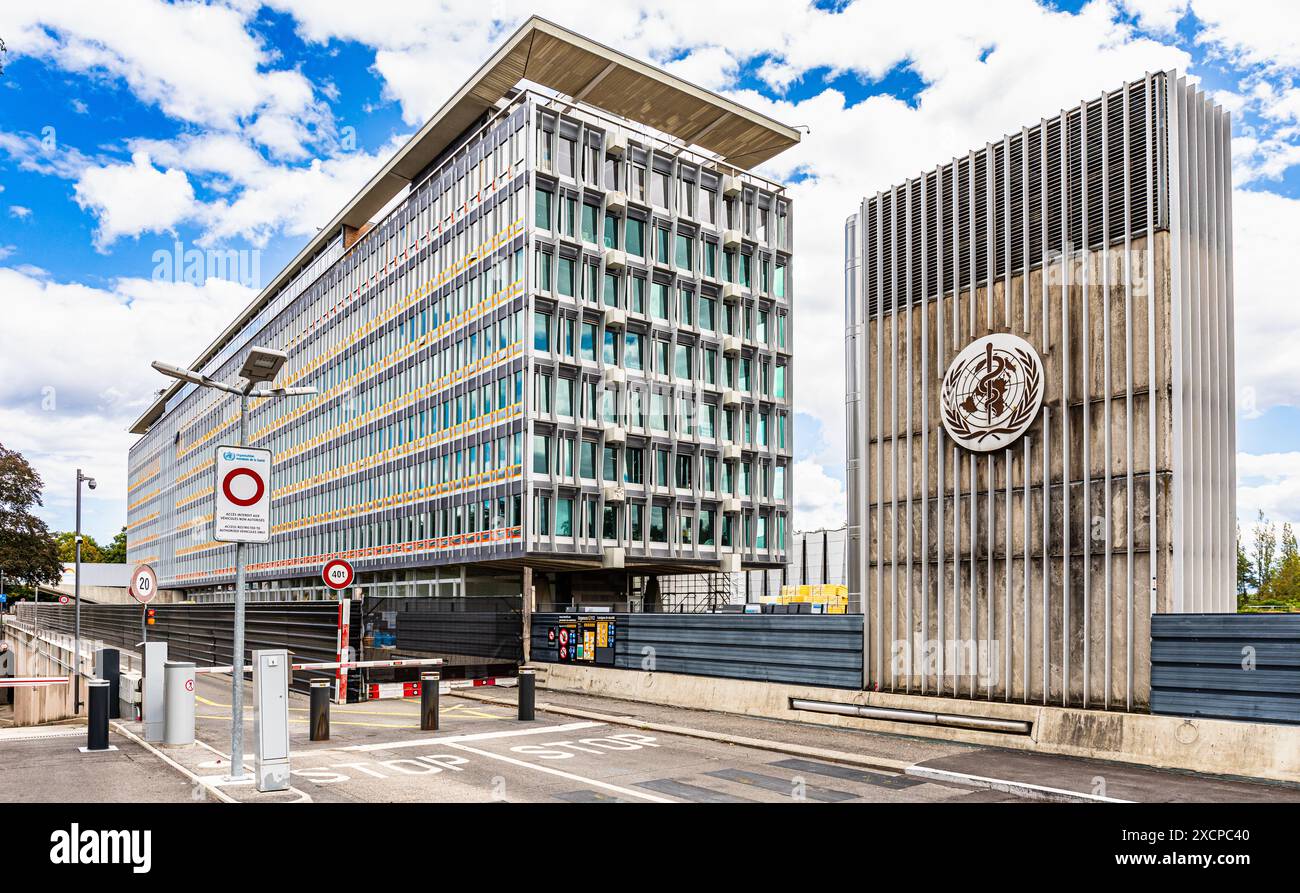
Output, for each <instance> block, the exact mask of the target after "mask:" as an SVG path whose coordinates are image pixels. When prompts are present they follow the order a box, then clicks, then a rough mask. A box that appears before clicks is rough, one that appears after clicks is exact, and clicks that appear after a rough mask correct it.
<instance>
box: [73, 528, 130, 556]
mask: <svg viewBox="0 0 1300 893" xmlns="http://www.w3.org/2000/svg"><path fill="white" fill-rule="evenodd" d="M83 545H84V543H83ZM100 552H101V553H102V556H103V557H102V558H101V559H100V560H101V561H106V562H108V563H109V564H126V528H125V527H123V528H122V529H121V530H119V531H118V532H117V535H116V536H114V537H113V541H112V542H111V543H109V544H108V545H107V546H101V547H100Z"/></svg>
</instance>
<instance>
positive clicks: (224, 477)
mask: <svg viewBox="0 0 1300 893" xmlns="http://www.w3.org/2000/svg"><path fill="white" fill-rule="evenodd" d="M216 465H217V481H216V496H217V498H216V513H215V517H214V519H213V526H212V538H213V539H214V540H216V541H217V542H219V543H265V542H270V540H271V451H270V450H256V449H253V448H252V447H239V446H219V447H217V462H216Z"/></svg>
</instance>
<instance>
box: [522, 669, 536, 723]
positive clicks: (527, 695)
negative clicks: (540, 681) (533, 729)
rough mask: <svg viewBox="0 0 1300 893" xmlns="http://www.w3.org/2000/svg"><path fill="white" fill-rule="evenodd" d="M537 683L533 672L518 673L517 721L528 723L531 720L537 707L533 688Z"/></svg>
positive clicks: (523, 671)
mask: <svg viewBox="0 0 1300 893" xmlns="http://www.w3.org/2000/svg"><path fill="white" fill-rule="evenodd" d="M536 683H537V673H536V672H535V671H534V670H520V671H519V719H520V720H523V721H528V720H531V719H533V713H534V710H535V707H536V705H537V694H536V691H535V686H536Z"/></svg>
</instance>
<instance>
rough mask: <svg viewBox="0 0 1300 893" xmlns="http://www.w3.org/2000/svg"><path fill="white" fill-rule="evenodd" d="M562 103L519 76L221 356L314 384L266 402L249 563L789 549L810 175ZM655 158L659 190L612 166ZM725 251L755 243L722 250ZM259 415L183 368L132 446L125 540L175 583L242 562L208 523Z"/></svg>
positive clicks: (257, 569)
mask: <svg viewBox="0 0 1300 893" xmlns="http://www.w3.org/2000/svg"><path fill="white" fill-rule="evenodd" d="M560 109H561V107H556V106H553V104H552V103H551V101H550V100H548V99H546V98H545V97H541V96H538V95H536V94H533V93H527V92H525V93H520V94H518V95H517V96H516V97H515V98H514V100H513V101H512V103H511V104H510V105H509V106H508V107H506V108H505V109H503V110H502V111H500V112H499V113H497V114H496V116H495V117H493V118H492V119H491V120H489V121H488V122H487V123H486V124H484V125H482V126H480V127H479V128H478V129H477V130H475V131H473V132H472V133H469V134H466V135H465V136H466V139H464V140H463V141H461V142H459V144H458V145H457V147H456V149H455V150H454V152H452V153H451V154H449V155H448V156H446V157H444V158H443V159H440V160H439V161H437V162H436V163H435V165H434V166H431V167H430V168H429V169H427V170H426V171H425V172H423V173H422V174H421V175H419V176H418V177H417V178H416V179H415V181H414V182H413V185H412V187H411V189H410V191H409V193H408V195H407V196H406V197H405V199H403V200H402V201H401V203H400V204H398V205H397V206H396V207H395V208H394V209H393V210H392V211H390V212H389V213H388V214H387V216H386V217H385V218H384V219H383V220H382V221H380V222H378V223H376V224H375V225H373V226H372V227H370V228H368V229H365V230H363V231H361V232H360V233H356V232H351V231H346V232H344V233H340V235H339V236H338V237H337V238H336V239H335V240H333V242H331V243H330V245H329V246H328V247H327V248H326V249H325V250H324V251H323V252H322V254H321V256H320V257H319V258H317V259H316V260H315V261H314V262H313V263H312V264H311V265H310V266H309V267H308V268H307V269H306V270H304V272H303V273H302V274H300V275H299V276H298V277H297V278H296V279H295V280H293V281H292V282H290V283H288V284H287V285H286V286H285V287H284V288H283V289H282V290H281V291H280V292H279V293H278V294H276V295H274V296H271V297H270V299H269V300H268V302H267V307H266V308H265V309H264V310H262V311H260V312H259V313H258V315H257V316H256V317H255V318H254V319H253V320H252V321H251V322H250V323H249V324H248V325H247V326H245V327H244V328H243V329H242V330H241V331H240V332H238V333H237V334H236V335H235V336H234V339H233V341H232V344H233V345H236V346H235V347H233V348H232V347H231V346H227V347H226V348H225V349H224V350H223V351H222V352H220V353H218V354H216V355H215V356H214V357H213V359H212V360H211V361H210V362H209V363H208V364H207V365H206V366H205V367H204V368H203V370H202V371H203V372H204V373H205V374H207V375H209V376H211V377H214V378H217V379H219V380H223V381H233V380H234V376H235V374H236V372H237V370H238V367H239V365H240V361H241V360H242V356H243V352H244V349H246V347H247V346H248V345H253V344H257V345H263V346H267V347H273V348H277V349H282V350H285V351H286V352H287V354H288V357H289V359H288V363H287V364H286V366H285V368H284V370H283V371H282V372H281V373H280V375H279V377H278V378H277V380H276V384H277V385H311V386H314V387H316V388H317V390H318V391H319V393H318V394H317V395H316V396H314V397H308V398H284V399H277V400H270V401H267V400H261V401H259V400H254V401H250V408H249V414H248V438H247V442H248V443H249V444H250V445H253V446H258V447H265V448H268V449H270V450H272V451H273V454H274V463H275V464H274V472H273V487H272V519H271V520H272V539H271V542H270V543H267V544H265V545H260V544H258V545H250V546H249V547H248V550H247V568H248V575H249V579H250V580H253V581H258V580H262V581H269V580H289V579H292V578H296V577H297V578H301V577H308V576H312V575H315V574H317V573H318V572H319V569H320V567H321V566H322V565H323V563H324V562H325V561H326V560H328V559H329V558H331V557H333V556H336V555H341V556H344V557H346V558H348V559H349V560H350V561H352V562H353V563H354V565H355V566H356V567H357V570H358V572H359V573H364V572H366V571H374V570H387V569H400V568H419V567H427V566H438V565H446V564H458V563H471V562H492V561H495V560H503V559H518V558H520V557H521V556H523V555H524V554H526V553H527V554H532V553H546V554H556V553H573V554H574V555H575V557H576V556H578V555H583V554H589V555H595V556H598V555H600V554H601V553H602V550H603V549H604V548H606V547H608V546H611V545H617V546H622V547H624V548H625V549H626V552H627V555H628V557H629V566H631V559H632V558H633V557H634V556H641V557H644V558H645V559H647V560H650V559H654V560H672V559H678V558H687V557H689V558H696V559H709V558H716V557H718V551H719V550H720V549H723V550H725V551H728V552H740V553H741V554H742V558H743V559H744V560H745V561H746V562H759V563H769V562H773V563H774V562H781V561H784V548H785V538H786V531H787V530H788V526H789V525H788V517H789V499H790V483H789V476H788V471H787V468H788V465H789V462H790V461H791V459H790V443H789V442H788V439H787V438H785V437H782V438H780V439H777V438H773V437H768V436H766V434H765V433H764V434H762V435H760V433H759V432H767V431H769V430H773V431H781V432H785V431H787V430H789V427H790V422H789V413H790V400H789V396H788V394H789V374H790V373H789V365H790V349H791V346H790V344H789V343H788V340H787V333H788V332H790V331H791V328H790V326H789V323H788V316H789V313H790V303H791V295H792V293H793V289H792V285H791V278H790V269H789V268H790V263H791V257H790V250H789V249H790V227H789V217H790V204H789V200H788V199H787V198H786V197H785V195H784V193H783V191H782V190H781V188H780V187H779V186H777V185H775V184H770V183H766V182H765V181H762V180H760V179H758V178H754V177H751V176H748V175H740V176H737V177H733V176H729V175H726V174H724V173H723V172H721V171H719V170H717V169H716V167H715V166H712V163H711V162H710V161H709V160H708V159H704V158H694V157H693V156H692V155H691V154H690V153H687V152H682V151H681V150H680V148H676V147H670V146H668V145H667V144H664V143H661V142H659V141H658V140H657V139H656V138H655V137H653V136H651V135H648V134H647V135H644V136H643V135H641V134H639V133H636V132H634V131H629V130H627V129H626V128H627V124H626V122H624V123H623V124H622V125H621V127H616V126H615V125H613V124H612V123H610V122H608V121H604V120H603V119H601V118H600V116H599V114H598V113H593V112H592V111H591V110H588V109H586V108H585V107H582V106H578V107H576V108H568V109H566V110H565V111H563V112H561V110H560ZM616 133H617V134H619V136H620V137H621V138H622V139H623V140H624V142H623V144H622V145H620V146H617V147H614V146H610V145H609V142H610V141H611V139H612V138H613V135H614V134H616ZM647 171H650V172H653V173H654V175H655V176H654V177H647V176H646V174H647ZM660 180H662V181H663V187H662V189H660V187H659V185H658V184H659V182H660ZM724 181H725V183H730V184H733V188H732V189H731V190H730V191H728V190H727V189H725V188H724V185H725V184H724ZM646 182H650V183H653V184H655V190H654V193H655V195H658V196H659V198H661V199H662V201H663V204H662V205H660V203H659V199H655V198H654V197H653V196H652V195H649V194H646V192H645V189H644V187H642V188H641V190H640V195H639V196H637V195H634V194H628V193H624V192H622V191H619V190H618V189H616V188H614V186H615V185H616V184H638V183H642V184H643V183H646ZM670 183H671V184H674V185H673V186H672V188H669V186H668V184H670ZM633 191H634V192H635V189H634V190H633ZM647 200H653V201H654V202H655V205H658V207H656V206H653V205H650V204H644V202H645V201H647ZM669 202H671V207H670V206H669V204H668V203H669ZM706 208H707V211H706V210H705V209H706ZM714 220H718V221H725V222H726V225H727V229H726V230H725V231H724V230H723V229H720V228H719V226H718V225H714V224H713V223H712V222H711V221H714ZM766 221H772V222H771V223H767V222H766ZM719 250H723V251H725V252H726V254H727V257H729V258H733V259H736V258H739V259H743V261H742V260H736V262H734V263H729V262H723V263H711V262H710V261H709V260H708V258H709V257H710V252H712V253H713V254H715V255H716V253H717V252H718V251H719ZM670 251H671V255H670V253H669V252H670ZM760 269H761V270H763V271H764V275H763V276H761V277H760V276H752V275H750V274H749V273H748V271H751V270H760ZM775 270H779V271H780V272H779V273H776V272H772V273H771V274H770V275H769V273H768V271H775ZM711 271H712V272H711ZM714 273H716V274H718V275H719V276H720V277H721V278H718V276H715V275H714ZM742 273H743V274H744V275H745V276H746V277H748V278H747V279H745V280H744V281H742V279H741V275H742ZM647 283H649V284H650V285H651V289H650V301H646V285H647ZM772 283H777V284H779V285H780V289H781V291H782V292H783V293H782V294H778V293H777V291H776V288H775V286H774V285H773V286H771V287H769V284H772ZM647 310H649V311H651V315H649V316H647V315H646V311H647ZM760 321H761V322H760ZM714 367H717V368H714ZM615 370H617V371H615ZM238 414H239V407H238V400H237V399H236V398H235V397H233V396H231V395H228V394H224V393H222V392H218V391H213V390H210V389H203V388H194V387H192V386H187V387H186V388H183V389H181V390H180V391H179V392H178V393H177V394H176V396H174V397H173V398H172V399H171V400H170V401H169V403H168V405H167V407H166V410H165V412H164V414H163V415H162V416H161V418H159V419H158V420H157V421H155V422H154V423H153V425H152V427H151V428H150V429H149V430H148V432H147V433H146V434H145V435H144V436H143V437H141V439H140V440H139V441H138V442H137V443H136V444H135V445H134V446H133V447H132V448H131V451H130V458H129V483H128V487H129V496H128V531H127V533H128V544H129V558H128V560H129V561H131V562H142V561H148V562H150V563H152V564H154V565H155V567H156V568H157V569H158V572H159V577H160V582H161V585H163V586H165V587H168V588H182V589H203V588H205V587H214V586H221V585H227V584H228V583H229V581H230V579H231V578H232V576H233V559H234V549H233V547H232V546H230V545H228V544H224V543H217V542H214V541H213V540H212V536H211V532H212V528H211V520H212V490H213V456H214V448H215V447H216V446H218V445H220V444H225V443H233V442H235V441H236V439H237V437H238ZM651 450H656V451H659V450H662V451H664V452H665V457H666V461H665V463H664V464H665V466H666V469H665V473H663V474H660V472H659V465H658V464H657V459H655V458H652V456H651V455H647V452H648V451H651ZM719 463H720V464H721V466H722V467H723V469H724V473H723V474H721V475H715V474H714V472H713V471H712V469H713V468H714V467H715V466H716V465H718V464H719ZM703 465H707V467H708V469H709V471H708V472H707V473H706V472H702V471H701V470H700V468H701V467H702V466H703ZM669 470H671V472H672V474H673V477H672V478H671V479H670V478H669V477H668V475H667V471H669ZM742 481H743V482H744V489H741V485H740V482H742ZM727 486H730V489H726V487H727ZM647 512H648V514H649V516H650V523H649V524H644V523H643V519H644V517H645V515H646V513H647ZM742 515H743V516H744V517H745V519H746V520H745V522H744V523H734V524H733V523H730V521H729V519H731V518H739V517H740V516H742ZM715 516H716V517H718V518H720V519H721V525H720V527H721V530H720V533H721V536H715V535H714V533H713V531H714V528H715V522H714V520H713V519H714V518H715ZM702 525H703V527H702ZM730 532H735V536H730ZM715 541H716V544H715ZM724 541H725V542H724Z"/></svg>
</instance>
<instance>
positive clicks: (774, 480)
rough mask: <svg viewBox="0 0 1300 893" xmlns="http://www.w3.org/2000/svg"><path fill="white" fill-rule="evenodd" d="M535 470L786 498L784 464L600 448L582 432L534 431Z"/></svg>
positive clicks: (667, 451)
mask: <svg viewBox="0 0 1300 893" xmlns="http://www.w3.org/2000/svg"><path fill="white" fill-rule="evenodd" d="M598 453H599V464H598ZM647 457H648V458H649V462H650V465H649V467H648V468H647V467H646V461H647ZM532 469H533V473H534V474H536V475H544V476H554V477H555V478H556V479H557V480H559V481H574V482H577V481H592V482H596V483H605V484H632V485H635V486H651V487H658V488H660V489H665V490H667V489H678V490H693V489H698V490H699V491H700V492H701V493H713V494H721V495H726V496H736V497H742V498H757V499H774V500H783V499H785V497H786V466H785V464H784V463H779V462H777V463H774V462H767V461H755V460H752V459H746V460H723V459H721V457H719V456H717V455H714V454H711V453H701V454H699V455H696V454H694V453H686V452H677V453H676V454H675V455H674V451H673V450H671V449H669V448H668V447H636V446H627V447H616V446H605V447H602V446H600V444H598V443H597V442H596V441H594V440H586V439H583V438H582V437H581V436H578V435H554V434H541V433H536V432H535V433H534V434H533V463H532ZM598 470H599V476H598V475H597V471H598Z"/></svg>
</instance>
